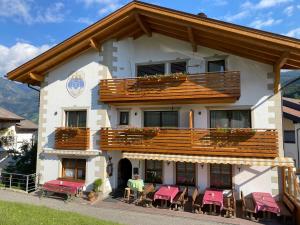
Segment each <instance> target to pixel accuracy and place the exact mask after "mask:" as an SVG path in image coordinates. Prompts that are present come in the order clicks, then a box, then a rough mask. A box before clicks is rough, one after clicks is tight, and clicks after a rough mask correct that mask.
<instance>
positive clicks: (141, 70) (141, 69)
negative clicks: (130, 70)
mask: <svg viewBox="0 0 300 225" xmlns="http://www.w3.org/2000/svg"><path fill="white" fill-rule="evenodd" d="M156 74H160V75H161V74H165V64H164V63H160V64H152V65H138V66H137V76H138V77H143V76H146V75H156Z"/></svg>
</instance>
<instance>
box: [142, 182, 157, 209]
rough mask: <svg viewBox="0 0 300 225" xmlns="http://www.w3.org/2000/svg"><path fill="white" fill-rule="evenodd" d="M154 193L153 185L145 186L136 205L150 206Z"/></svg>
mask: <svg viewBox="0 0 300 225" xmlns="http://www.w3.org/2000/svg"><path fill="white" fill-rule="evenodd" d="M154 192H155V188H154V185H153V184H148V185H146V186H145V188H144V190H143V192H142V194H141V196H140V199H139V201H138V204H139V205H142V206H152V202H153V198H154Z"/></svg>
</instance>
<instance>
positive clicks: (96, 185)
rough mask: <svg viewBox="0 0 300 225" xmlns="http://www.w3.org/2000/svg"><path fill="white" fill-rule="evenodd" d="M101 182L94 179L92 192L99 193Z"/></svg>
mask: <svg viewBox="0 0 300 225" xmlns="http://www.w3.org/2000/svg"><path fill="white" fill-rule="evenodd" d="M102 183H103V181H102V179H96V180H95V181H94V183H93V185H94V187H93V190H94V192H99V191H100V187H101V185H102Z"/></svg>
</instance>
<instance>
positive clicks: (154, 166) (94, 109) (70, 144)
mask: <svg viewBox="0 0 300 225" xmlns="http://www.w3.org/2000/svg"><path fill="white" fill-rule="evenodd" d="M299 55H300V41H299V40H297V39H293V38H289V37H284V36H281V35H277V34H273V33H268V32H264V31H259V30H255V29H251V28H247V27H242V26H238V25H234V24H230V23H225V22H222V21H218V20H214V19H210V18H208V17H206V16H204V15H203V14H200V15H193V14H188V13H184V12H180V11H175V10H171V9H168V8H162V7H159V6H155V5H151V4H147V3H143V2H140V1H133V2H131V3H129V4H127V5H125V6H124V7H122V8H121V9H119V10H117V11H115V12H114V13H112V14H110V15H109V16H107V17H105V18H103V19H102V20H100V21H98V22H97V23H95V24H93V25H91V26H90V27H88V28H86V29H84V30H83V31H81V32H79V33H77V34H75V35H74V36H72V37H70V38H69V39H67V40H65V41H63V42H62V43H60V44H58V45H57V46H55V47H53V48H51V49H50V50H48V51H46V52H45V53H43V54H41V55H39V56H38V57H36V58H34V59H33V60H31V61H29V62H27V63H25V64H24V65H22V66H20V67H18V68H16V69H15V70H13V71H11V72H9V73H8V74H7V76H8V78H9V79H11V80H15V81H19V82H23V83H28V84H30V85H39V86H40V87H41V89H40V117H39V119H40V120H39V137H38V162H37V170H38V171H37V172H38V173H40V174H41V183H43V182H46V181H48V180H53V179H57V178H58V177H63V178H67V179H75V180H76V179H81V180H85V182H86V185H87V188H88V189H89V188H90V187H91V184H92V182H93V181H94V180H95V179H96V178H102V179H103V181H104V185H103V186H102V190H103V193H104V194H108V193H109V192H111V191H112V190H114V189H117V188H118V187H122V186H124V185H125V184H126V181H127V180H128V178H131V177H132V176H133V175H134V174H139V175H140V176H141V177H142V178H143V179H145V181H146V182H153V183H156V184H158V185H159V184H161V183H163V184H178V185H189V186H198V187H199V188H200V190H201V191H204V190H205V188H207V187H216V188H225V189H231V188H233V189H236V190H237V191H241V190H243V192H244V193H245V194H248V193H251V192H253V191H264V192H270V193H272V194H273V195H274V196H277V195H278V194H279V192H280V182H281V181H280V169H278V168H279V167H282V166H284V167H293V166H294V163H293V160H292V159H289V158H284V151H283V138H282V136H283V131H282V103H281V93H280V92H279V86H280V84H279V81H280V69H281V68H283V69H298V68H299V67H300V57H299ZM157 74H158V75H157ZM159 74H161V75H159ZM170 74H171V75H170ZM164 75H166V76H164ZM153 127H155V128H153Z"/></svg>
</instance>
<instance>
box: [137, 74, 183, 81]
mask: <svg viewBox="0 0 300 225" xmlns="http://www.w3.org/2000/svg"><path fill="white" fill-rule="evenodd" d="M186 79H187V74H184V73H172V74H169V75H163V74H157V75H145V76H143V77H138V81H139V82H142V83H144V82H145V83H157V82H167V81H185V80H186Z"/></svg>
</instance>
